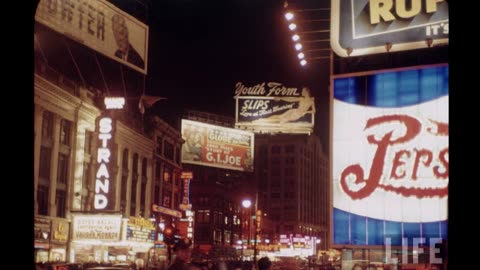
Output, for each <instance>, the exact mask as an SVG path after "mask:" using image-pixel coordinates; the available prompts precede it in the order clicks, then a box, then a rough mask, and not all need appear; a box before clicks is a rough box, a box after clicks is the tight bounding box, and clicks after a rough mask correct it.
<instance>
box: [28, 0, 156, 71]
mask: <svg viewBox="0 0 480 270" xmlns="http://www.w3.org/2000/svg"><path fill="white" fill-rule="evenodd" d="M35 20H36V21H37V22H39V23H41V24H43V25H45V26H47V27H49V28H51V29H53V30H55V31H57V32H59V33H60V34H63V35H65V36H67V37H69V38H71V39H73V40H75V41H77V42H79V43H81V44H83V45H85V46H88V47H90V48H91V49H93V50H95V51H97V52H99V53H102V54H104V55H105V56H107V57H110V58H111V59H113V60H116V61H118V62H120V63H122V64H124V65H126V66H129V67H131V68H133V69H135V70H137V71H139V72H142V73H143V74H147V60H148V57H147V56H148V26H147V25H145V24H144V23H142V22H140V21H139V20H137V19H135V18H134V17H132V16H131V15H129V14H127V13H125V12H123V11H122V10H120V9H119V8H117V7H116V6H114V5H113V4H111V3H109V2H107V1H104V0H79V1H76V0H40V2H39V3H38V6H37V11H36V13H35Z"/></svg>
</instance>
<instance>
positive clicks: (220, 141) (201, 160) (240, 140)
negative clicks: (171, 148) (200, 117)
mask: <svg viewBox="0 0 480 270" xmlns="http://www.w3.org/2000/svg"><path fill="white" fill-rule="evenodd" d="M182 137H183V139H184V140H185V143H184V144H183V145H182V163H188V164H195V165H203V166H209V167H217V168H223V169H230V170H239V171H248V172H251V171H253V138H254V134H253V133H252V132H248V131H243V130H237V129H233V128H225V127H220V126H215V125H209V124H205V123H200V122H196V121H191V120H185V119H182Z"/></svg>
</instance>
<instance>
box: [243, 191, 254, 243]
mask: <svg viewBox="0 0 480 270" xmlns="http://www.w3.org/2000/svg"><path fill="white" fill-rule="evenodd" d="M242 206H243V208H245V209H250V206H252V201H251V200H249V199H245V200H243V201H242ZM250 216H251V215H250V211H249V213H248V219H245V220H247V224H248V237H247V241H248V242H247V247H248V246H249V245H250V219H251V217H250ZM242 228H243V224H242Z"/></svg>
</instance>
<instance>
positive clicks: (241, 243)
mask: <svg viewBox="0 0 480 270" xmlns="http://www.w3.org/2000/svg"><path fill="white" fill-rule="evenodd" d="M237 245H239V246H240V249H241V255H240V261H243V242H242V240H240V239H239V240H237Z"/></svg>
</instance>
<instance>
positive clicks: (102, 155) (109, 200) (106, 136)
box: [93, 114, 116, 211]
mask: <svg viewBox="0 0 480 270" xmlns="http://www.w3.org/2000/svg"><path fill="white" fill-rule="evenodd" d="M97 122H98V124H97V126H98V129H97V130H98V147H97V170H96V174H95V195H94V197H93V209H94V210H95V211H104V210H110V211H113V210H115V187H116V185H115V180H114V179H112V180H110V174H111V173H112V170H111V165H110V157H111V156H112V146H113V142H112V141H111V140H112V138H114V132H115V129H114V127H115V122H114V120H113V119H112V118H111V117H109V116H108V114H104V115H103V116H102V117H100V118H99V119H98V121H97ZM112 176H113V175H112Z"/></svg>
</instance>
